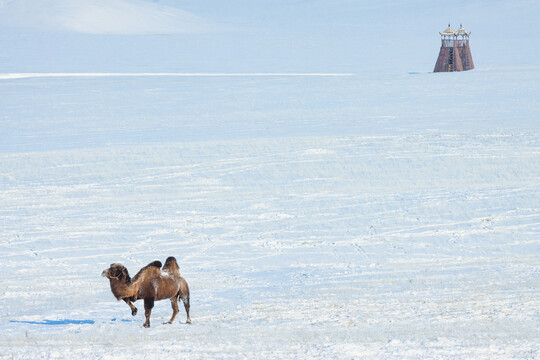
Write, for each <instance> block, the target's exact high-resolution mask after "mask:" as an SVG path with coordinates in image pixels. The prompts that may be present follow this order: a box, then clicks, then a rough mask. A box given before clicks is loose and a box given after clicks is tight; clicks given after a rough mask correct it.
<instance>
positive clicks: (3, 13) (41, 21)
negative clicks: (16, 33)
mask: <svg viewBox="0 0 540 360" xmlns="http://www.w3.org/2000/svg"><path fill="white" fill-rule="evenodd" d="M0 23H3V24H7V25H14V26H20V27H31V28H38V29H42V30H53V31H69V32H77V33H85V34H124V35H126V34H180V33H198V32H206V31H209V30H210V29H211V25H210V23H209V22H208V21H206V20H203V19H201V18H199V17H197V16H195V15H193V14H191V13H189V12H186V11H182V10H180V9H177V8H174V7H170V6H164V5H160V4H156V3H149V2H145V1H142V0H11V1H10V0H0Z"/></svg>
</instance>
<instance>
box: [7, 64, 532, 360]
mask: <svg viewBox="0 0 540 360" xmlns="http://www.w3.org/2000/svg"><path fill="white" fill-rule="evenodd" d="M95 75H96V74H87V76H80V75H79V76H73V77H66V76H64V75H63V76H48V77H27V78H17V76H15V75H12V76H10V75H4V76H3V79H2V80H0V93H1V97H0V107H1V109H2V113H1V116H2V117H1V119H0V121H1V132H0V184H1V187H0V225H1V227H0V263H1V264H2V272H0V333H1V334H2V335H1V336H0V358H7V359H10V358H21V359H23V358H24V359H27V358H76V357H80V358H115V359H117V358H126V359H128V358H142V357H144V358H163V356H170V357H172V358H193V359H206V358H283V359H290V358H343V359H346V358H347V359H348V358H372V359H383V358H384V359H404V358H435V359H445V358H452V359H455V358H471V359H472V358H474V359H508V358H520V359H531V358H538V357H540V353H539V350H538V344H539V343H540V329H539V326H540V315H539V314H540V301H539V297H540V282H539V276H540V268H539V259H540V240H539V238H540V212H539V204H540V180H539V177H540V131H539V130H540V126H539V124H540V117H539V114H540V105H539V102H538V98H539V95H540V92H539V85H538V84H540V68H538V67H532V68H524V69H517V70H512V71H505V70H498V71H481V70H480V71H478V70H476V71H471V72H465V73H459V74H427V73H426V74H405V75H376V74H371V75H368V74H366V75H352V76H340V77H335V76H314V75H312V76H285V75H279V76H278V75H276V76H268V75H266V76H256V75H252V76H244V77H242V76H223V75H221V76H180V75H174V74H169V75H167V74H162V75H161V76H148V74H145V75H144V76H136V74H131V75H130V76H114V74H112V75H109V76H105V74H102V75H103V76H95ZM171 255H172V256H175V257H176V258H177V259H178V262H179V264H180V271H181V273H182V274H183V276H184V277H185V278H186V279H187V281H188V282H189V284H190V287H191V292H192V307H191V309H192V312H191V317H192V319H193V324H192V325H185V324H184V321H185V314H184V313H183V310H181V313H180V314H179V317H178V319H179V321H176V323H175V324H173V325H162V324H161V323H162V322H163V321H165V320H168V317H169V316H170V313H171V309H170V304H169V302H168V301H161V302H158V303H156V306H155V308H154V311H153V314H152V328H150V329H144V328H143V327H142V322H143V312H142V311H141V309H142V302H140V301H139V302H137V303H136V305H137V306H138V307H139V310H140V311H139V315H137V316H136V317H132V316H131V314H130V311H129V308H128V307H127V305H126V304H124V303H123V302H122V303H119V302H117V301H116V300H115V299H114V298H113V296H112V294H111V292H110V290H109V285H108V281H107V280H106V279H104V278H102V277H101V276H100V274H101V271H102V270H103V269H105V268H106V267H108V265H109V264H110V263H113V262H121V263H123V264H124V265H126V266H127V268H128V269H129V270H130V273H131V275H133V274H134V273H135V272H136V271H138V269H139V268H140V267H141V266H143V265H145V264H146V263H148V262H150V261H152V260H155V259H159V260H161V261H162V262H163V261H164V260H165V258H166V257H167V256H171Z"/></svg>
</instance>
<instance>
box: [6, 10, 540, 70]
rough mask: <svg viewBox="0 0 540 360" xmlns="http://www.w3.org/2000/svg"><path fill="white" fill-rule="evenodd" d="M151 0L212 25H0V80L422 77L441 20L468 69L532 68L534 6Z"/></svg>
mask: <svg viewBox="0 0 540 360" xmlns="http://www.w3.org/2000/svg"><path fill="white" fill-rule="evenodd" d="M15 1H24V0H15ZM59 1H62V0H59ZM153 2H154V3H157V4H158V5H166V6H172V7H176V8H179V9H182V10H184V11H188V12H190V13H192V14H194V15H196V16H199V17H201V18H202V19H204V20H207V21H210V22H212V23H214V24H216V25H217V27H216V28H215V30H214V31H211V32H208V33H204V34H181V35H128V36H126V35H87V34H77V33H69V32H63V33H62V32H48V31H45V30H35V29H28V28H20V27H19V28H14V27H8V26H5V25H2V24H0V27H1V30H2V31H1V33H0V34H1V35H0V46H1V47H2V48H3V51H2V54H1V55H0V67H1V68H2V70H0V72H18V71H182V72H354V73H363V72H374V71H375V72H382V73H393V72H398V73H407V72H429V71H432V70H433V66H434V63H435V60H436V57H437V54H438V50H439V35H438V32H439V31H442V30H444V28H445V27H446V26H447V24H448V22H451V24H452V26H453V27H455V28H458V27H459V24H460V22H461V23H463V25H464V27H465V28H466V29H468V30H469V31H471V32H472V35H471V49H472V54H473V58H474V60H475V64H476V66H477V68H487V69H489V68H500V67H512V66H536V65H540V60H538V59H539V58H540V56H539V55H540V51H539V50H538V48H539V46H538V45H539V44H540V37H539V35H538V32H537V31H536V27H537V25H538V24H537V23H538V20H540V16H539V15H538V14H540V2H538V1H531V0H518V1H512V2H509V1H497V0H494V1H462V0H457V1H453V2H451V3H449V2H448V1H427V0H414V1H391V0H387V1H362V0H357V1H353V0H298V1H295V0H289V1H285V0H273V1H271V0H251V1H249V0H227V1H221V0H177V1H173V0H155V1H153ZM0 12H1V8H0Z"/></svg>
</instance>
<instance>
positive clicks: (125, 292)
mask: <svg viewBox="0 0 540 360" xmlns="http://www.w3.org/2000/svg"><path fill="white" fill-rule="evenodd" d="M126 280H127V281H126ZM110 284H111V291H112V293H113V295H114V296H115V297H116V298H117V299H118V300H120V299H123V298H126V297H131V296H134V295H135V289H134V286H133V284H132V283H131V279H129V277H128V279H123V280H117V279H110Z"/></svg>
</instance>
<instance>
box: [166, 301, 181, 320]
mask: <svg viewBox="0 0 540 360" xmlns="http://www.w3.org/2000/svg"><path fill="white" fill-rule="evenodd" d="M171 306H172V310H173V313H172V317H171V320H169V321H168V322H166V323H164V324H172V322H173V321H174V318H175V317H176V314H178V311H179V310H178V297H177V296H176V295H175V296H174V297H172V298H171Z"/></svg>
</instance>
